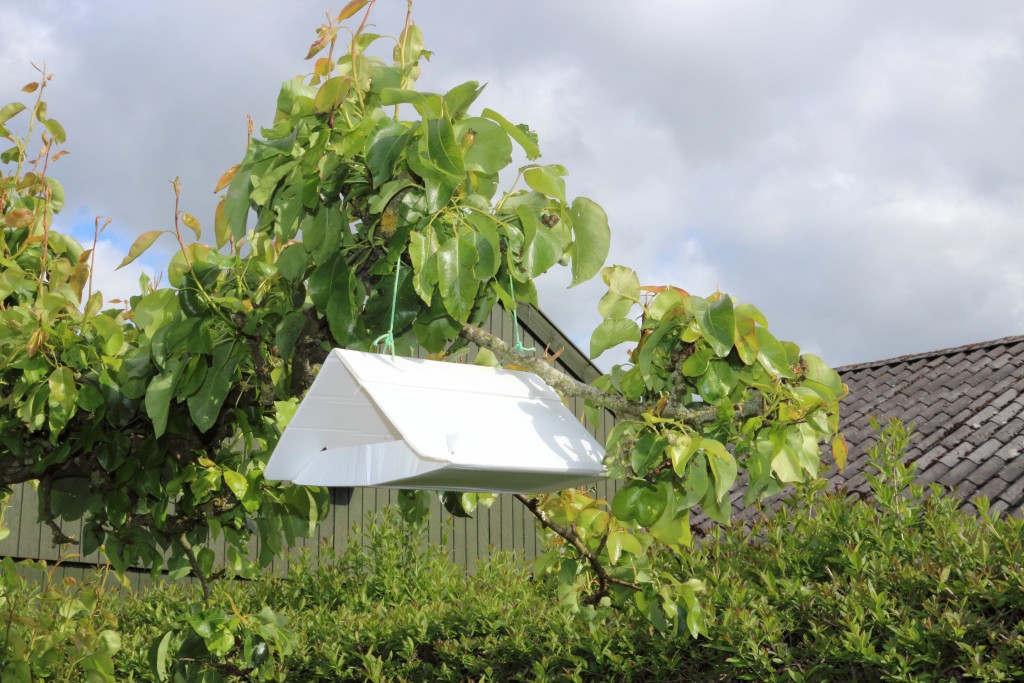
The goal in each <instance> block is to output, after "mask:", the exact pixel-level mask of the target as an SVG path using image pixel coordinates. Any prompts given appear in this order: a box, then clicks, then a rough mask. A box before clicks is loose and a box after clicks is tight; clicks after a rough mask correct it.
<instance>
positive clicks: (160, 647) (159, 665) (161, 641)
mask: <svg viewBox="0 0 1024 683" xmlns="http://www.w3.org/2000/svg"><path fill="white" fill-rule="evenodd" d="M173 636H174V631H173V630H170V631H167V632H166V633H164V634H163V635H162V636H160V638H158V639H157V640H154V641H153V644H152V645H151V646H150V648H149V670H150V671H151V672H152V673H153V677H154V678H156V680H158V681H167V680H169V679H168V676H167V664H168V657H167V654H168V652H169V651H170V648H171V638H172V637H173Z"/></svg>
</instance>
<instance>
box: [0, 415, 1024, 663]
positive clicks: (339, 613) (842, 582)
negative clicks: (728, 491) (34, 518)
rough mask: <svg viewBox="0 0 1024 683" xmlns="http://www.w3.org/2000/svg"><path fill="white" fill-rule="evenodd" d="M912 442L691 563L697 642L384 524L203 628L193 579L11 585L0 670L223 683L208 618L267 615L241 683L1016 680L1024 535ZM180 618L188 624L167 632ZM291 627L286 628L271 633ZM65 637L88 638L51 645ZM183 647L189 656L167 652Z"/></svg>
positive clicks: (262, 584) (237, 599) (895, 440)
mask: <svg viewBox="0 0 1024 683" xmlns="http://www.w3.org/2000/svg"><path fill="white" fill-rule="evenodd" d="M907 438H908V433H907V431H906V430H905V429H904V428H903V427H902V426H901V425H899V424H898V423H894V424H891V425H889V426H888V427H887V428H886V429H885V430H884V431H883V432H882V434H881V435H880V439H879V442H878V444H877V445H876V447H875V448H874V449H873V450H872V453H871V455H872V467H871V470H872V471H871V473H870V477H869V478H870V481H871V484H872V489H871V494H870V495H869V496H867V497H865V498H863V499H859V500H857V499H851V498H848V497H846V496H845V495H844V494H843V492H841V491H840V492H836V491H826V490H824V487H825V485H824V483H820V482H819V483H817V484H814V485H809V486H807V487H805V488H803V489H801V490H800V491H799V492H798V493H797V494H796V495H795V496H794V497H793V499H792V500H791V501H789V503H790V504H789V505H787V506H784V507H782V508H780V510H779V511H778V512H777V513H776V514H775V515H774V516H772V517H770V518H762V519H759V520H757V521H755V522H754V523H753V524H752V525H750V526H749V527H747V528H740V527H739V526H736V527H733V528H730V529H729V530H727V531H725V532H724V533H723V534H721V535H720V536H719V537H717V538H713V539H706V540H705V542H704V543H703V544H701V545H700V547H699V548H698V549H695V550H694V552H693V553H692V554H690V555H689V556H688V557H687V558H686V560H685V566H683V567H678V568H677V571H679V572H680V573H681V574H683V575H686V574H699V575H701V576H705V577H707V579H708V580H707V582H706V584H707V586H708V591H709V595H707V596H705V597H706V600H705V602H706V604H708V605H710V606H712V609H713V610H714V613H713V614H712V615H711V618H710V620H709V623H710V625H709V628H708V634H707V636H706V637H702V638H700V639H698V640H696V641H694V640H691V639H690V638H689V636H686V635H682V636H677V637H666V636H665V635H664V634H662V633H659V632H657V631H656V630H655V629H654V628H653V627H652V626H651V625H650V623H649V622H646V621H642V620H641V618H640V617H638V616H637V615H635V614H633V613H623V612H611V611H609V613H608V614H599V613H598V611H595V609H594V608H592V607H588V608H584V609H581V610H577V611H573V610H572V609H565V608H564V606H560V605H559V603H558V600H557V599H556V598H555V588H556V586H555V585H554V584H553V583H549V580H548V579H547V578H545V577H544V576H541V577H540V578H536V579H535V578H534V577H533V576H532V573H531V572H530V571H529V568H527V567H524V566H523V564H522V562H521V560H520V558H518V557H516V556H514V555H511V554H508V553H496V554H494V555H493V556H492V557H491V558H489V559H487V560H486V561H484V562H482V563H481V564H479V565H478V566H477V567H476V568H475V571H473V572H471V573H467V572H466V571H464V570H463V569H462V568H460V567H458V566H456V565H455V564H453V563H452V562H451V560H450V559H449V557H448V556H447V555H446V554H445V551H444V550H443V549H441V548H439V547H437V546H431V545H427V544H426V543H425V542H424V541H423V539H422V536H420V535H419V534H418V532H417V531H416V529H415V528H414V527H411V526H409V525H407V524H405V523H403V522H400V521H399V520H398V518H397V516H395V515H393V514H390V513H389V514H385V515H382V516H380V517H378V518H376V519H375V520H373V521H372V523H370V524H368V525H367V526H366V527H365V529H364V530H363V535H362V539H363V542H362V543H353V544H351V545H350V546H348V547H347V548H346V549H345V551H344V552H343V553H341V554H340V555H337V556H335V557H333V558H332V559H331V560H329V561H328V562H326V563H321V565H320V566H313V564H312V563H309V562H304V561H303V560H302V558H301V556H300V557H299V559H298V560H297V561H294V562H292V564H291V569H290V572H289V574H288V575H287V576H284V577H263V578H260V579H257V580H254V581H251V582H244V583H242V582H226V581H225V582H221V583H220V584H219V585H218V586H217V589H216V590H215V591H214V600H213V603H214V604H212V605H211V606H210V607H209V608H208V609H207V612H206V613H204V614H201V615H195V614H189V615H182V614H181V605H182V604H186V603H190V602H196V601H197V591H198V590H199V588H198V587H195V586H189V585H187V584H181V583H177V584H175V583H169V584H165V585H162V586H160V587H158V588H156V589H153V590H151V591H149V592H147V593H145V594H143V595H136V596H133V597H131V598H130V599H124V600H122V599H119V598H117V597H113V598H111V597H109V596H106V595H105V594H103V593H102V591H99V592H97V591H96V590H94V589H93V588H92V587H81V586H64V587H52V586H51V587H50V588H48V589H46V590H44V591H40V590H39V589H37V588H35V587H34V584H27V583H17V582H16V581H15V580H13V579H11V578H8V579H7V583H5V584H4V588H3V590H4V592H3V593H0V607H2V608H3V609H4V610H5V611H7V610H14V609H15V607H14V606H17V608H16V610H17V618H16V619H14V620H13V621H12V622H11V623H13V624H14V628H13V630H12V631H11V632H12V633H14V634H17V635H16V636H15V637H16V638H17V641H16V642H17V643H21V642H26V643H41V645H36V646H33V647H34V648H35V649H34V650H31V652H32V653H33V654H31V655H30V654H28V653H29V652H30V650H28V649H26V648H24V647H22V646H20V645H18V646H15V640H14V639H13V638H12V637H10V636H9V637H8V638H7V639H6V640H5V641H0V643H2V644H3V649H0V671H3V672H4V676H5V678H4V680H7V678H6V676H7V675H8V674H9V673H12V672H16V671H22V670H24V671H28V670H29V667H30V666H31V667H34V668H32V672H33V673H34V675H36V676H38V677H40V678H46V677H47V676H49V677H51V678H56V677H57V675H56V672H57V671H58V670H60V669H58V668H46V667H58V666H63V667H65V668H64V669H63V670H62V671H63V673H64V675H67V672H68V671H71V670H72V669H69V668H68V667H69V666H79V667H80V668H79V669H77V671H80V672H81V673H82V675H83V677H84V676H85V674H86V673H87V672H88V671H89V669H88V667H89V666H93V664H94V663H95V662H96V661H98V659H102V657H103V656H106V655H110V656H112V657H113V662H114V666H115V667H116V671H115V674H114V675H115V677H116V679H117V680H151V679H152V678H153V676H154V667H156V668H157V669H159V667H158V666H157V664H158V660H159V657H160V656H161V652H160V647H161V644H162V647H163V650H162V652H163V657H165V658H166V657H169V656H174V655H168V654H167V653H168V652H170V653H175V652H177V653H178V654H177V656H178V657H182V656H184V655H182V652H191V653H192V659H194V661H193V662H189V663H187V664H188V667H191V669H192V673H193V674H199V675H200V676H201V675H202V674H201V673H200V672H201V671H204V670H205V671H207V673H209V674H211V676H210V678H208V679H206V680H220V679H221V677H222V676H223V677H224V678H227V679H231V678H233V677H234V676H233V675H232V674H233V673H234V674H239V673H241V672H242V671H243V669H242V668H234V665H233V664H232V662H230V661H226V660H224V659H223V658H220V657H218V656H216V653H215V650H216V645H217V643H216V637H217V632H216V628H217V624H218V623H222V622H224V621H229V620H231V619H236V620H240V619H243V617H242V616H241V615H243V614H259V613H260V611H261V610H263V609H264V608H267V607H269V608H270V609H272V610H273V612H274V613H276V614H277V615H281V616H279V617H277V618H271V617H270V616H268V618H267V621H264V622H261V621H260V620H259V618H253V617H249V618H248V619H249V620H250V621H249V622H247V623H245V624H242V625H241V626H242V628H241V629H239V628H234V629H233V630H232V631H231V632H233V633H236V634H238V633H243V634H247V635H243V636H239V637H243V638H248V641H247V642H246V643H244V644H243V647H246V648H249V653H248V654H246V655H245V656H244V658H243V659H242V660H241V661H244V662H256V663H257V664H258V663H259V662H261V661H266V662H267V663H268V665H267V666H264V667H262V668H261V669H259V670H255V671H247V672H246V675H248V676H249V677H250V678H254V679H255V678H264V679H276V680H303V681H306V680H308V681H318V680H319V681H345V680H352V681H362V680H376V681H384V680H387V681H392V680H452V681H456V680H459V681H461V680H604V679H614V680H636V681H644V680H648V681H664V680H687V681H689V680H780V681H785V680H789V681H824V680H832V681H848V680H863V681H875V680H886V681H931V680H934V681H949V680H956V681H959V680H985V681H999V680H1003V681H1013V680H1020V679H1021V678H1022V677H1024V566H1022V559H1021V558H1022V557H1024V549H1022V543H1024V525H1022V522H1021V520H1019V519H1015V518H1013V517H999V516H995V515H989V514H988V512H987V506H986V504H985V502H984V501H983V500H979V501H977V506H978V510H979V512H978V513H977V514H975V513H968V512H965V511H964V510H962V509H960V507H959V505H960V502H959V501H958V500H957V499H956V498H954V497H952V496H950V495H948V494H947V493H946V492H944V491H942V490H939V489H930V490H924V489H923V488H922V487H920V486H917V485H916V484H914V483H913V472H912V468H908V467H906V466H904V465H903V464H901V463H900V461H899V459H898V454H899V450H900V449H901V448H902V447H903V446H904V445H905V443H906V440H907ZM673 557H674V556H673ZM665 559H666V561H672V562H676V561H677V560H675V559H670V558H667V557H666V558H665ZM5 576H8V577H11V576H13V574H10V573H8V574H7V575H5ZM16 583H17V585H15V584H16ZM60 590H68V591H71V592H73V593H75V595H77V596H79V598H78V599H79V600H81V597H80V596H81V595H83V594H85V595H90V596H92V595H97V596H98V597H99V599H100V602H102V603H103V604H94V605H93V606H91V607H90V608H89V610H85V611H80V612H76V613H74V614H67V615H64V616H62V615H61V614H59V610H60V609H62V608H61V604H65V603H64V602H63V601H61V600H55V599H53V597H52V596H53V595H55V594H56V592H59V591H60ZM47 596H50V597H47ZM83 604H85V602H83ZM27 606H31V607H30V608H29V607H27ZM597 609H598V610H599V611H600V610H601V608H597ZM47 610H49V612H47ZM598 616H600V617H603V618H596V617H598ZM274 619H278V620H279V621H275V620H274ZM33 620H35V621H33ZM75 620H78V621H77V622H76V621H75ZM175 620H177V622H178V624H179V628H177V629H171V630H167V626H166V625H167V624H168V623H169V622H174V621H175ZM285 621H286V622H287V628H288V629H290V634H288V633H287V632H285V631H281V632H276V631H275V629H277V627H278V626H281V625H284V622H285ZM72 623H80V624H81V628H82V629H83V631H82V633H83V637H82V638H79V639H73V638H64V639H63V640H61V638H60V637H58V636H50V635H46V634H48V633H49V632H50V631H51V630H52V629H54V628H55V625H56V627H58V628H64V629H65V630H66V629H67V628H68V624H72ZM60 624H63V626H59V625H60ZM235 626H236V627H237V626H238V624H236V625H235ZM33 628H34V630H33ZM114 629H116V630H118V631H119V632H120V634H121V635H120V643H118V642H117V639H115V637H114V636H113V635H111V634H112V633H113V632H114V631H113V630H114ZM54 633H59V631H55V632H54ZM47 638H49V640H46V639H47ZM187 639H191V640H192V641H193V642H192V646H191V650H190V649H189V648H182V649H176V648H177V647H178V646H179V645H180V644H181V642H182V641H184V640H187ZM154 642H155V643H156V645H153V646H152V647H151V645H150V644H151V643H154ZM117 645H120V649H119V650H118V647H117ZM207 645H209V646H210V647H207ZM222 645H223V644H222ZM41 648H42V649H41ZM46 648H49V650H51V652H50V653H49V654H47V655H46V656H45V657H44V656H42V654H41V653H42V652H43V651H44V650H46ZM253 652H255V653H256V655H257V656H253ZM261 652H262V653H263V656H262V659H261V657H260V656H259V655H260V653H261ZM237 654H239V653H237V651H236V655H237ZM28 657H38V658H39V659H33V660H32V661H28V660H27V659H26V658H28ZM40 662H53V663H54V664H49V663H47V664H45V665H44V664H41V663H40ZM76 662H77V664H75V663H76ZM171 664H172V663H169V662H167V661H164V662H162V664H161V666H163V667H164V669H167V668H168V667H169V666H170V665H171ZM211 664H212V665H213V666H211ZM177 665H178V666H179V667H180V666H181V663H180V662H178V664H177ZM188 667H186V668H188ZM179 670H181V669H180V668H179ZM50 672H53V673H50ZM158 673H159V671H158ZM12 680H21V679H19V678H17V677H12ZM24 680H28V679H27V678H25V679H24ZM94 680H104V679H103V678H100V677H95V678H94Z"/></svg>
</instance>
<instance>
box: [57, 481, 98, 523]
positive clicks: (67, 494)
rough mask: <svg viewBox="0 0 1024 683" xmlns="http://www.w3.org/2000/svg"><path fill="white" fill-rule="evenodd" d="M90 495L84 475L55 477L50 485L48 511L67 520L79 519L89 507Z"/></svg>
mask: <svg viewBox="0 0 1024 683" xmlns="http://www.w3.org/2000/svg"><path fill="white" fill-rule="evenodd" d="M91 497H92V496H91V489H90V488H89V480H88V479H87V478H86V477H64V478H61V479H55V480H54V481H53V484H52V485H51V487H50V512H51V513H53V514H54V515H59V516H61V517H63V518H64V519H65V520H67V521H69V522H72V521H74V520H76V519H81V517H82V515H84V514H85V512H86V510H88V509H89V502H90V498H91Z"/></svg>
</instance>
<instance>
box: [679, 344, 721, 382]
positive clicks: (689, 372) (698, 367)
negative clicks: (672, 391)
mask: <svg viewBox="0 0 1024 683" xmlns="http://www.w3.org/2000/svg"><path fill="white" fill-rule="evenodd" d="M713 353H714V352H713V351H712V350H711V349H709V348H707V347H704V348H703V349H701V350H700V351H698V352H697V353H694V354H692V355H691V356H690V357H689V358H687V359H686V360H684V361H683V367H682V372H683V376H684V377H700V376H701V375H703V374H704V373H705V372H707V371H708V364H709V363H710V362H711V356H712V354H713Z"/></svg>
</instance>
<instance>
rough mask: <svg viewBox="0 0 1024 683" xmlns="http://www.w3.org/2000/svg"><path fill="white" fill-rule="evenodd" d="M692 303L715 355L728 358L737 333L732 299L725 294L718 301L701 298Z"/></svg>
mask: <svg viewBox="0 0 1024 683" xmlns="http://www.w3.org/2000/svg"><path fill="white" fill-rule="evenodd" d="M690 301H691V303H692V304H693V313H694V315H695V316H696V318H697V325H698V326H699V327H700V332H701V334H702V335H703V336H704V339H706V340H707V342H708V343H709V344H710V345H711V348H712V349H714V351H715V355H716V356H718V357H720V358H724V357H725V356H728V355H729V352H730V351H731V350H732V346H733V335H734V334H735V332H736V317H735V314H734V312H733V307H732V299H731V298H729V297H728V296H726V295H724V294H723V295H722V296H721V298H720V299H719V300H718V301H708V300H706V299H703V298H701V297H699V296H695V297H691V299H690Z"/></svg>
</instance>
